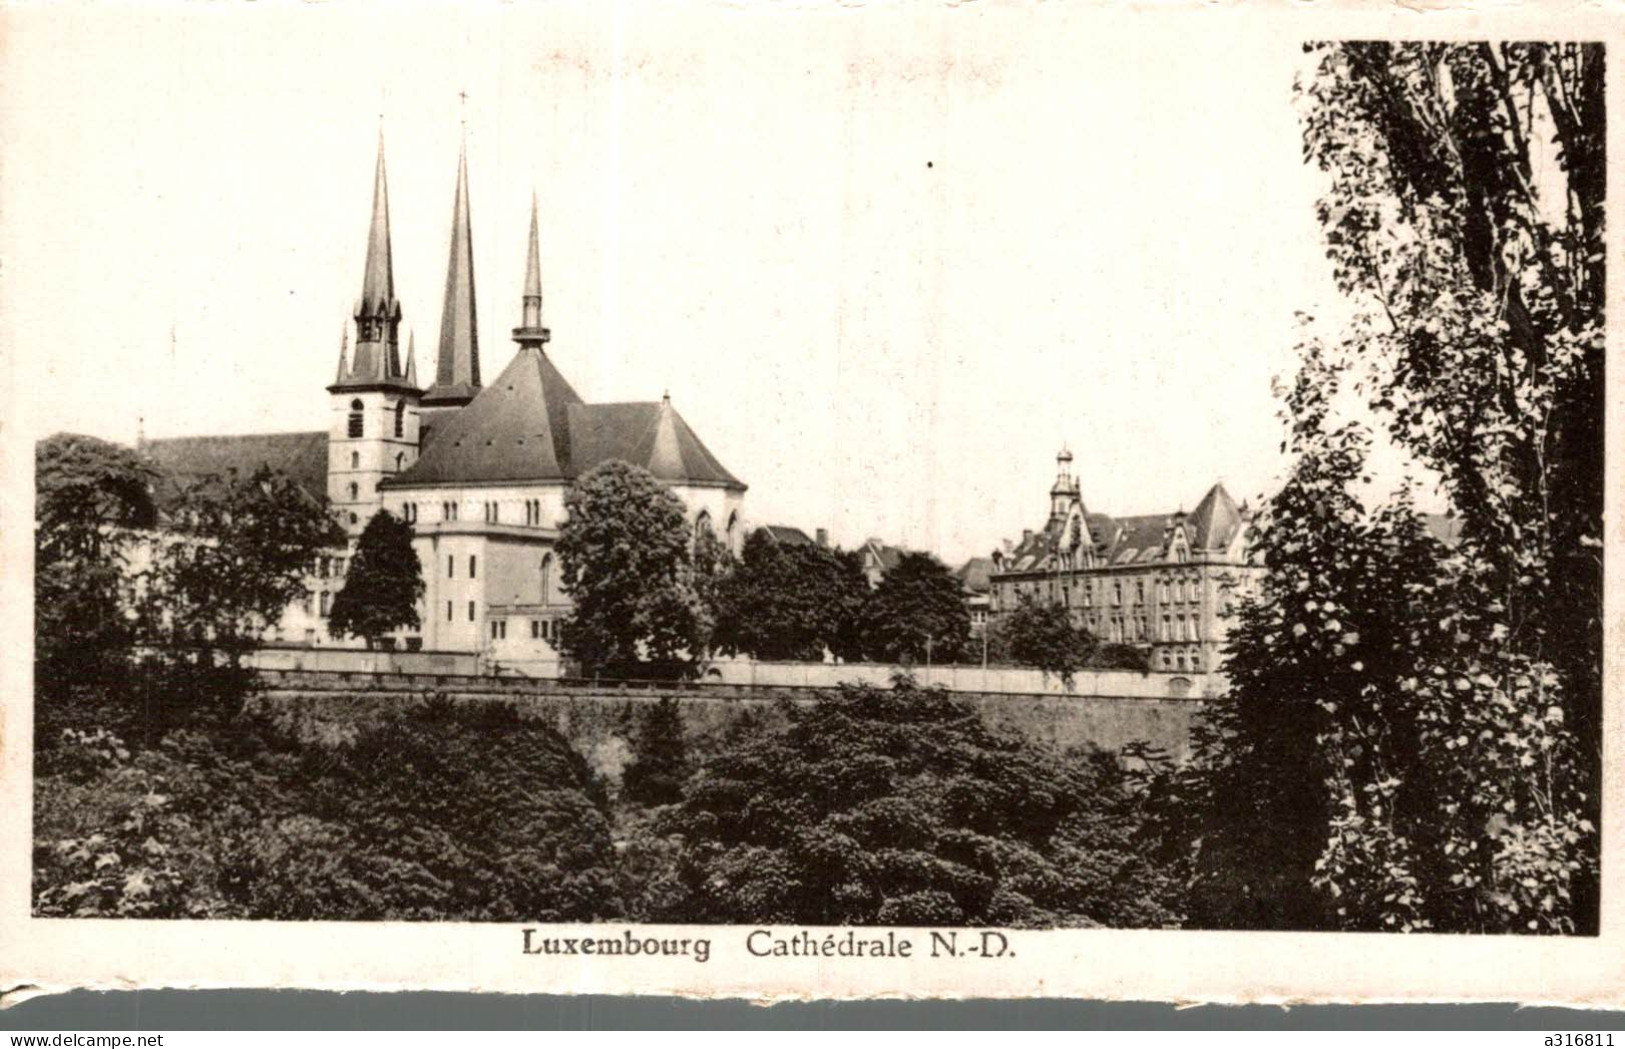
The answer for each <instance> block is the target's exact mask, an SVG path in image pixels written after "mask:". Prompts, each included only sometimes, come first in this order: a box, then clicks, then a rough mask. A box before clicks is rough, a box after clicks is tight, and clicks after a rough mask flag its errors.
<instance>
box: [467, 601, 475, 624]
mask: <svg viewBox="0 0 1625 1049" xmlns="http://www.w3.org/2000/svg"><path fill="white" fill-rule="evenodd" d="M468 621H469V622H470V623H472V622H474V602H472V601H470V602H469V603H468Z"/></svg>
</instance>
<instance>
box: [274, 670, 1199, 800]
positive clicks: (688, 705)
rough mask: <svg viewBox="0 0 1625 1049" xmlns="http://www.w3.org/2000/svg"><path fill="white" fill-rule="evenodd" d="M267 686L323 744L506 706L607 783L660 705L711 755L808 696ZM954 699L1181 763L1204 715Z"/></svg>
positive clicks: (390, 684) (428, 681)
mask: <svg viewBox="0 0 1625 1049" xmlns="http://www.w3.org/2000/svg"><path fill="white" fill-rule="evenodd" d="M264 680H265V685H266V692H265V694H264V699H263V700H262V702H264V703H266V704H267V705H268V708H269V709H270V710H271V711H273V712H274V713H275V714H277V715H278V716H280V717H284V718H287V719H290V720H291V723H292V724H294V725H295V726H297V727H298V728H299V729H300V730H301V731H303V732H307V733H311V734H315V735H321V736H328V737H334V736H337V737H342V736H345V735H348V734H350V733H353V732H354V730H355V728H356V726H357V725H360V724H364V723H366V722H367V721H369V720H371V719H374V718H377V717H380V716H382V715H383V714H385V713H386V712H387V711H389V710H391V709H398V708H400V707H402V706H409V705H412V704H416V703H421V702H423V701H424V700H425V699H426V698H427V697H428V696H430V695H433V694H441V695H445V696H449V697H451V698H453V699H455V700H459V701H488V700H497V701H502V702H508V703H511V704H513V705H514V706H515V707H516V708H517V709H518V710H519V711H520V713H521V715H522V716H525V717H537V718H543V719H546V720H547V721H548V722H550V723H551V724H552V725H553V726H554V727H555V728H556V729H557V730H558V731H559V732H560V733H561V734H562V735H563V736H564V737H565V738H566V739H568V740H569V741H570V743H571V745H573V746H574V747H575V748H576V749H577V750H578V751H579V752H580V753H581V754H582V755H583V756H584V757H586V758H587V759H588V760H589V761H590V762H591V763H592V764H593V766H594V767H595V768H597V769H598V770H599V771H600V772H602V773H604V774H605V775H608V776H610V777H611V778H612V779H618V778H619V774H620V769H621V767H622V766H623V765H624V763H625V761H626V760H627V759H628V757H629V755H630V748H629V741H630V739H631V737H632V735H633V734H634V732H635V731H636V726H637V724H638V721H639V720H640V713H641V711H642V709H643V708H645V707H647V706H649V705H651V704H653V703H656V702H658V701H659V700H660V699H661V698H662V697H665V696H672V697H675V698H676V699H677V701H678V703H679V704H680V706H681V708H682V712H683V721H684V725H685V727H686V729H687V731H688V734H689V736H690V742H691V744H692V745H694V746H696V747H699V748H701V749H709V748H711V747H713V746H715V745H716V743H717V740H718V739H719V738H720V737H721V736H723V735H724V734H726V733H727V731H728V729H729V728H730V727H731V726H732V725H733V724H734V723H735V722H736V721H737V720H738V719H739V718H740V717H742V716H744V715H745V713H746V712H747V711H753V712H754V713H755V716H756V717H758V718H762V719H766V720H768V721H770V722H771V721H773V720H776V719H780V718H782V717H783V716H784V714H783V704H785V703H797V702H811V699H812V696H813V692H812V691H810V690H808V689H804V688H790V687H758V688H751V687H748V686H734V685H690V686H680V687H652V686H651V687H646V688H641V689H634V688H593V687H591V686H574V687H572V686H565V685H562V684H553V683H545V682H537V681H527V680H522V679H519V680H515V679H505V678H489V677H462V676H457V675H412V674H380V675H369V674H361V673H339V672H308V671H267V672H264ZM955 698H956V699H958V700H960V701H962V702H965V703H968V704H970V705H971V706H973V707H975V708H976V709H977V711H978V712H980V713H981V714H982V716H983V717H984V718H986V719H987V721H988V722H989V723H990V724H992V725H995V726H998V727H1001V728H1004V729H1007V730H1010V731H1013V732H1017V733H1020V734H1022V735H1025V736H1027V737H1029V738H1032V739H1035V740H1041V741H1043V742H1045V743H1049V744H1051V745H1054V746H1058V747H1063V748H1065V747H1072V746H1082V745H1092V746H1096V747H1101V748H1104V749H1108V750H1119V749H1121V748H1122V747H1123V746H1125V745H1127V744H1129V743H1132V742H1135V741H1142V740H1143V741H1145V742H1147V743H1150V744H1152V745H1154V746H1157V747H1160V748H1162V749H1163V750H1165V751H1167V752H1168V753H1169V754H1170V755H1172V756H1173V757H1175V758H1176V759H1179V760H1183V759H1184V758H1185V757H1187V756H1188V755H1189V750H1190V729H1191V724H1192V721H1193V719H1194V718H1195V716H1196V714H1197V712H1198V711H1199V710H1200V709H1201V706H1202V701H1201V700H1199V699H1196V698H1185V699H1152V698H1143V697H1137V696H1087V697H1083V696H1053V695H1032V694H1011V693H986V692H958V693H955Z"/></svg>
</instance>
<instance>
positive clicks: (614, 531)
mask: <svg viewBox="0 0 1625 1049" xmlns="http://www.w3.org/2000/svg"><path fill="white" fill-rule="evenodd" d="M564 505H565V509H566V510H567V511H568V516H567V517H566V518H565V521H564V524H563V526H562V527H561V528H560V530H559V544H558V549H559V559H560V562H561V566H562V570H563V571H562V577H563V579H564V585H565V588H566V589H567V590H568V591H569V593H570V599H571V601H572V602H573V604H574V608H573V610H572V611H571V613H570V617H569V619H568V621H567V622H566V624H565V627H564V642H563V644H564V649H565V651H566V653H568V654H569V655H570V656H572V657H574V658H576V659H579V660H581V661H582V662H583V663H584V664H586V665H587V666H589V667H593V668H609V669H612V670H614V669H618V668H634V667H636V666H637V665H638V664H639V663H641V662H642V661H643V660H644V659H645V658H647V659H649V660H651V661H654V662H657V663H659V662H668V663H669V662H673V661H676V660H678V659H680V658H684V657H686V658H687V659H689V660H693V659H695V658H697V657H698V656H699V655H700V653H701V652H702V650H703V647H704V643H705V640H706V637H705V633H706V631H705V625H706V624H705V610H704V608H703V607H702V604H701V601H700V598H699V594H698V592H697V590H696V588H695V584H694V578H693V557H692V550H691V547H690V543H691V542H692V533H691V531H690V529H689V526H688V523H687V521H686V520H685V518H684V513H683V504H682V501H681V500H679V499H678V498H677V497H676V496H675V495H673V494H672V493H671V491H670V490H669V489H667V488H666V486H665V485H663V484H661V483H660V482H659V481H657V480H655V478H654V476H653V475H652V474H650V473H649V472H648V471H647V470H644V469H642V468H640V467H637V466H632V465H630V464H628V463H624V462H621V461H619V460H610V461H609V462H606V463H604V464H603V465H601V466H598V467H596V468H595V469H593V470H592V471H591V472H590V473H588V474H586V475H585V476H583V477H581V478H579V479H577V481H576V482H575V484H573V485H571V486H570V491H569V492H568V493H567V494H566V496H565V500H564Z"/></svg>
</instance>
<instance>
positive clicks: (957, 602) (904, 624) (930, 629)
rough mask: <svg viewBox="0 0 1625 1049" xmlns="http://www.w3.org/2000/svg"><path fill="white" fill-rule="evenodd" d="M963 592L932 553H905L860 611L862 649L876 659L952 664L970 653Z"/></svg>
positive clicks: (968, 626)
mask: <svg viewBox="0 0 1625 1049" xmlns="http://www.w3.org/2000/svg"><path fill="white" fill-rule="evenodd" d="M969 645H970V620H969V618H968V617H967V615H966V614H965V604H964V592H963V590H962V589H961V587H960V585H959V580H958V579H956V578H954V575H953V573H952V572H951V571H949V569H948V568H947V566H945V565H944V564H943V563H942V562H941V561H938V560H937V559H936V558H935V557H933V556H931V555H930V554H921V553H906V554H904V555H903V556H902V557H901V558H899V559H898V562H897V564H896V565H895V566H893V567H892V569H891V570H890V571H888V572H887V573H886V574H885V576H884V577H883V578H882V579H881V580H880V585H879V586H877V587H876V588H875V590H874V593H873V594H872V595H870V598H869V602H868V605H867V606H866V607H865V610H864V648H865V651H866V653H867V654H868V657H869V658H870V659H874V660H881V661H885V662H900V663H923V662H926V660H927V659H930V660H931V661H933V662H937V663H952V662H954V661H956V660H958V659H960V658H961V657H962V656H963V655H965V654H966V653H967V652H968V650H969Z"/></svg>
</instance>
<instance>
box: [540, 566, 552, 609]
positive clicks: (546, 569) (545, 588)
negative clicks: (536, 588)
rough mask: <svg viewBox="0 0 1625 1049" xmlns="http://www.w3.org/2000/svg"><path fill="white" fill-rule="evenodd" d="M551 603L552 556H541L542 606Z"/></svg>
mask: <svg viewBox="0 0 1625 1049" xmlns="http://www.w3.org/2000/svg"><path fill="white" fill-rule="evenodd" d="M552 603H553V555H552V554H543V555H542V604H544V605H550V604H552Z"/></svg>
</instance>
